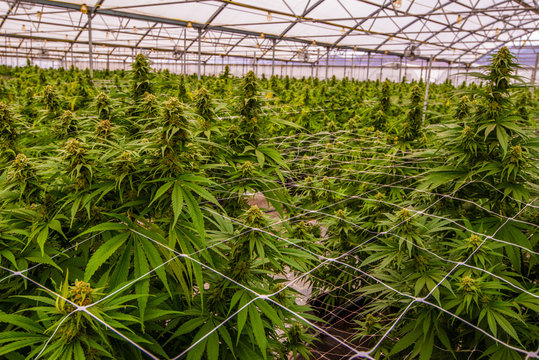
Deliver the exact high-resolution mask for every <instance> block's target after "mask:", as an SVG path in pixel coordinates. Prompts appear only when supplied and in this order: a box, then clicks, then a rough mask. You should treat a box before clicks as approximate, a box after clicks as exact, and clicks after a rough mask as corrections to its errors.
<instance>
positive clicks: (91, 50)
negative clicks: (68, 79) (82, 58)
mask: <svg viewBox="0 0 539 360" xmlns="http://www.w3.org/2000/svg"><path fill="white" fill-rule="evenodd" d="M93 51H94V49H93V46H92V12H91V11H88V56H89V68H90V78H93V77H94V59H93Z"/></svg>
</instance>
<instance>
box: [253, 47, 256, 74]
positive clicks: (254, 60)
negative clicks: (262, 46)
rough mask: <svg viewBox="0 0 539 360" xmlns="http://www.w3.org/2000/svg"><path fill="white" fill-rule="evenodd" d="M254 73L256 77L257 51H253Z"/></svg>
mask: <svg viewBox="0 0 539 360" xmlns="http://www.w3.org/2000/svg"><path fill="white" fill-rule="evenodd" d="M253 72H254V73H255V75H256V51H253Z"/></svg>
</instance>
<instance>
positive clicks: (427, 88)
mask: <svg viewBox="0 0 539 360" xmlns="http://www.w3.org/2000/svg"><path fill="white" fill-rule="evenodd" d="M432 60H433V59H432V56H431V57H430V59H429V65H428V68H427V79H426V81H427V87H426V89H425V102H424V103H423V119H422V122H423V123H424V122H425V117H426V115H427V114H426V111H427V103H428V100H429V87H430V71H431V69H432Z"/></svg>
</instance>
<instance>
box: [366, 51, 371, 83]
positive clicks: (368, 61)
mask: <svg viewBox="0 0 539 360" xmlns="http://www.w3.org/2000/svg"><path fill="white" fill-rule="evenodd" d="M370 67H371V53H368V54H367V76H365V77H366V79H365V80H370V79H369V68H370Z"/></svg>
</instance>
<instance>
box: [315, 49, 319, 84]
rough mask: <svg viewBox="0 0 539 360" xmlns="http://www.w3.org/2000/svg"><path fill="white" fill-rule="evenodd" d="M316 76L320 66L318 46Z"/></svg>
mask: <svg viewBox="0 0 539 360" xmlns="http://www.w3.org/2000/svg"><path fill="white" fill-rule="evenodd" d="M316 59H317V60H316V77H317V78H318V69H319V68H320V48H318V55H317V56H316Z"/></svg>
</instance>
